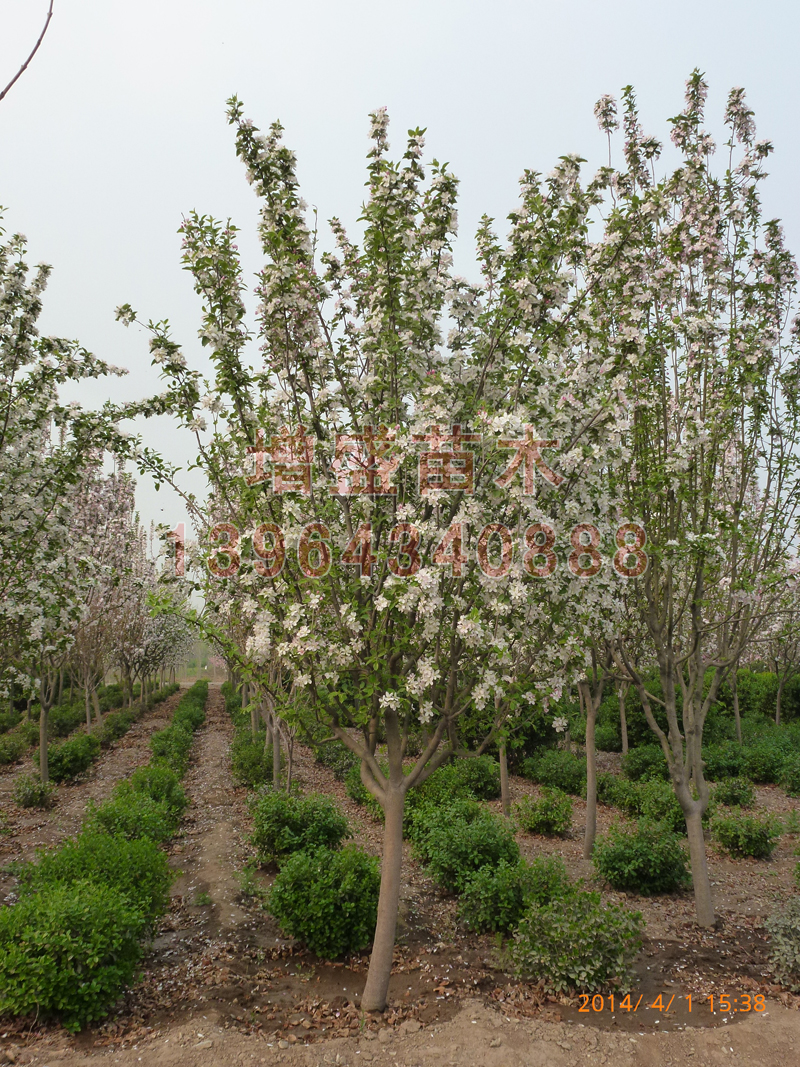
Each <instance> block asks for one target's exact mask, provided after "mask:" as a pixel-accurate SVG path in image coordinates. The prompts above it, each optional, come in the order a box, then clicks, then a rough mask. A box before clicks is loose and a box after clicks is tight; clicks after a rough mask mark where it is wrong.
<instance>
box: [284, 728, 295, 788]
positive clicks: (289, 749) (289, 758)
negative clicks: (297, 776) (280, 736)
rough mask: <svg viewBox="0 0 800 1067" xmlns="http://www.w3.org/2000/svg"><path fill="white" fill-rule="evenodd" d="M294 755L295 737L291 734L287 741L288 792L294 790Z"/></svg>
mask: <svg viewBox="0 0 800 1067" xmlns="http://www.w3.org/2000/svg"><path fill="white" fill-rule="evenodd" d="M293 755H294V738H293V737H292V736H291V735H290V736H289V738H288V739H287V741H286V792H287V793H291V791H292V767H293V762H292V756H293Z"/></svg>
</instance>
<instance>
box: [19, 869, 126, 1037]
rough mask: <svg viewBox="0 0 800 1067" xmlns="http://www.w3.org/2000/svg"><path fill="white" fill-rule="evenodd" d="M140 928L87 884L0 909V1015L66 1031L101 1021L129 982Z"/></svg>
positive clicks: (114, 899)
mask: <svg viewBox="0 0 800 1067" xmlns="http://www.w3.org/2000/svg"><path fill="white" fill-rule="evenodd" d="M145 926H146V919H145V917H144V916H143V915H142V913H141V912H140V911H139V910H138V909H137V908H136V907H134V905H133V904H131V902H130V901H129V900H128V899H127V898H126V897H125V896H124V895H123V894H122V893H120V892H119V890H118V889H114V888H112V887H111V886H108V885H101V884H98V883H96V882H90V881H86V882H71V883H69V884H63V885H62V884H56V885H51V886H47V887H46V888H45V889H43V890H42V891H41V893H35V894H33V895H31V896H28V897H23V898H22V899H21V900H20V901H19V902H18V903H17V904H15V905H14V906H13V907H10V908H0V1012H9V1013H10V1014H13V1015H30V1014H34V1013H35V1014H37V1015H38V1014H44V1015H57V1016H58V1017H60V1019H61V1021H62V1023H63V1024H64V1026H65V1027H66V1028H67V1029H68V1030H72V1031H76V1030H79V1029H80V1028H81V1027H82V1026H84V1025H85V1024H86V1023H88V1022H91V1021H92V1020H93V1019H99V1018H101V1017H102V1016H104V1015H105V1014H106V1012H107V1011H108V1009H109V1008H110V1007H111V1006H112V1005H113V1004H114V1002H115V1001H116V1000H117V999H118V997H119V996H120V994H121V993H122V991H123V989H124V988H125V986H127V985H129V984H130V983H131V981H132V980H133V977H134V975H135V973H136V969H137V966H138V963H139V960H140V959H141V957H142V951H143V949H142V945H141V942H140V937H141V935H142V933H143V931H144V928H145Z"/></svg>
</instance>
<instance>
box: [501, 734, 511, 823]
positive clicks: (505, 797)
mask: <svg viewBox="0 0 800 1067" xmlns="http://www.w3.org/2000/svg"><path fill="white" fill-rule="evenodd" d="M499 756H500V800H501V802H502V805H503V814H504V815H510V814H511V792H510V790H509V788H508V753H507V752H506V743H505V741H501V742H500V749H499Z"/></svg>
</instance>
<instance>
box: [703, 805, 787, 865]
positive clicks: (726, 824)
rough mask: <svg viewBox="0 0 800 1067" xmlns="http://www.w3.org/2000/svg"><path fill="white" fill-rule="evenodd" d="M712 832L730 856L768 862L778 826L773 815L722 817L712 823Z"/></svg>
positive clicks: (778, 836) (773, 848)
mask: <svg viewBox="0 0 800 1067" xmlns="http://www.w3.org/2000/svg"><path fill="white" fill-rule="evenodd" d="M711 829H712V831H713V834H714V837H715V838H716V840H717V841H718V842H719V845H720V847H721V848H723V849H725V851H726V852H728V853H730V855H731V856H752V857H753V858H754V859H758V860H766V859H769V857H770V856H771V855H772V853H773V852H774V850H775V846H776V845H777V843H778V839H779V838H780V836H781V824H780V823H779V822H778V820H777V819H776V818H775V817H774V816H773V815H743V814H741V813H736V814H733V815H725V816H721V817H719V818H717V819H715V820H714V822H713V823H712V826H711Z"/></svg>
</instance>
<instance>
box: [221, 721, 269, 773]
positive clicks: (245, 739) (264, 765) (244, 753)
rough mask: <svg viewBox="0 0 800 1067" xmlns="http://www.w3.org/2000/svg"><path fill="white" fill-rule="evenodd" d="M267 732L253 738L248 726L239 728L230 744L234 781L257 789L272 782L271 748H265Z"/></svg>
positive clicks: (258, 733)
mask: <svg viewBox="0 0 800 1067" xmlns="http://www.w3.org/2000/svg"><path fill="white" fill-rule="evenodd" d="M266 741H267V731H266V730H258V731H257V732H256V735H255V737H254V736H253V733H252V730H251V729H250V725H249V724H248V725H246V726H242V727H239V729H238V730H237V731H236V733H235V734H234V736H233V741H232V743H231V773H232V774H233V778H234V781H236V782H238V783H239V784H240V785H244V786H247V788H248V789H258V788H259V787H260V786H262V785H266V784H267V783H268V782H271V781H272V746H271V745H270V746H269V747H268V748H267V747H265V745H266Z"/></svg>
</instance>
